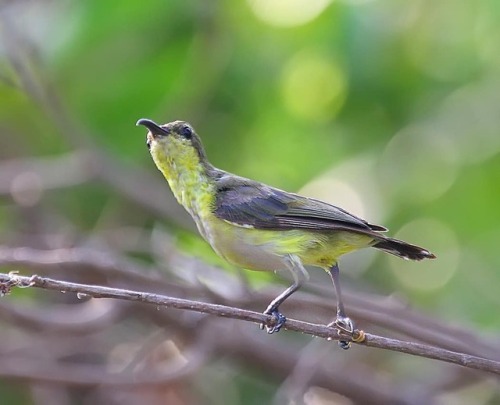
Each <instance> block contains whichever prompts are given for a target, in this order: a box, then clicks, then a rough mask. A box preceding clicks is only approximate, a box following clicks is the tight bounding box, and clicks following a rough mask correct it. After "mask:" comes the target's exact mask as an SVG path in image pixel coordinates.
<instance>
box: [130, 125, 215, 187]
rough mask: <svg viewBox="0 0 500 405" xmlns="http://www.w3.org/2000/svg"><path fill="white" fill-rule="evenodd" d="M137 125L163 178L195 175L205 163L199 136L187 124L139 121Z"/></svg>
mask: <svg viewBox="0 0 500 405" xmlns="http://www.w3.org/2000/svg"><path fill="white" fill-rule="evenodd" d="M137 125H144V126H145V127H146V128H147V129H148V130H149V131H148V134H147V136H146V145H147V146H148V149H149V152H150V153H151V156H152V157H153V160H154V162H155V163H156V166H158V169H160V170H161V171H162V172H163V174H164V175H165V177H167V179H169V178H172V177H179V176H180V175H183V174H189V173H192V172H198V171H199V170H202V169H203V167H204V166H206V165H207V164H208V162H207V161H206V156H205V151H204V149H203V145H202V143H201V140H200V137H199V136H198V135H197V134H196V132H195V131H194V129H193V127H192V126H191V125H190V124H188V123H187V122H184V121H173V122H169V123H168V124H163V125H158V124H156V123H155V122H154V121H151V120H149V119H146V118H142V119H140V120H139V121H137Z"/></svg>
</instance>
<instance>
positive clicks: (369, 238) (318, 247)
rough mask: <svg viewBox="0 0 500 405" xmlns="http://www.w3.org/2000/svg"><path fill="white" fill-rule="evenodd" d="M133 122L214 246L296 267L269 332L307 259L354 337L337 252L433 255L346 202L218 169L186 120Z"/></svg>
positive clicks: (271, 309)
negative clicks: (322, 274) (328, 285)
mask: <svg viewBox="0 0 500 405" xmlns="http://www.w3.org/2000/svg"><path fill="white" fill-rule="evenodd" d="M136 125H142V126H144V127H146V128H147V130H148V132H147V135H146V144H147V147H148V149H149V152H150V154H151V157H152V159H153V161H154V163H155V164H156V166H157V168H158V169H159V170H160V171H161V173H162V174H163V176H164V177H165V179H166V180H167V182H168V184H169V186H170V189H171V190H172V193H173V195H174V196H175V198H176V199H177V201H178V202H179V203H180V204H181V205H182V206H183V207H184V208H185V209H186V211H187V212H188V213H189V214H190V215H191V217H192V218H193V220H194V222H195V223H196V226H197V228H198V231H199V233H200V234H201V236H202V237H203V238H204V239H205V240H206V241H207V242H208V243H209V244H210V246H211V247H212V249H213V250H214V251H215V253H217V254H218V255H219V256H220V257H222V258H223V259H225V260H226V261H227V262H229V263H231V264H233V265H236V266H239V267H242V268H244V269H249V270H262V271H276V270H282V269H288V270H289V271H290V272H291V274H292V276H293V284H292V285H290V286H289V287H288V288H287V289H286V290H285V291H283V292H282V293H281V294H280V295H278V296H277V297H276V298H275V299H273V300H272V301H271V303H270V304H269V305H268V307H267V308H266V309H265V311H264V314H265V315H269V316H271V319H273V320H274V322H269V324H270V325H271V326H267V325H266V330H267V332H268V333H269V334H272V333H276V332H279V330H280V329H281V328H282V327H283V325H285V323H286V317H285V316H284V315H283V314H282V313H281V312H280V311H279V307H280V305H281V304H282V303H283V302H284V301H285V300H286V299H287V298H289V297H290V296H291V295H292V294H293V293H294V292H296V291H297V290H298V289H299V288H300V287H301V285H302V284H303V283H304V282H305V281H307V280H308V273H307V270H306V268H305V266H312V267H319V268H322V269H324V270H325V271H326V272H327V273H328V274H329V275H330V278H331V280H332V282H333V286H334V291H335V294H336V307H337V311H336V317H335V320H334V322H332V324H331V325H334V326H336V327H337V328H338V330H339V331H344V332H345V333H347V334H348V335H350V336H351V337H352V336H353V334H354V331H355V328H354V323H353V321H352V320H351V319H350V318H349V317H348V316H347V315H346V311H345V307H344V303H343V300H342V294H341V287H340V276H339V265H338V260H339V257H340V256H342V255H344V254H347V253H350V252H353V251H356V250H359V249H362V248H367V247H373V248H376V249H379V250H381V251H384V252H387V253H390V254H392V255H395V256H398V257H400V258H403V259H407V260H422V259H433V258H435V257H436V256H435V255H434V254H432V253H431V252H430V251H428V250H427V249H424V248H421V247H419V246H416V245H413V244H410V243H407V242H404V241H401V240H398V239H394V238H390V237H388V236H385V235H384V232H386V231H387V229H386V228H385V227H383V226H380V225H374V224H370V223H368V222H367V221H365V220H364V219H361V218H359V217H357V216H355V215H353V214H350V213H349V212H347V211H346V210H344V209H342V208H339V207H336V206H334V205H332V204H329V203H326V202H323V201H320V200H317V199H314V198H309V197H304V196H301V195H298V194H294V193H290V192H287V191H284V190H280V189H278V188H275V187H271V186H268V185H266V184H263V183H260V182H258V181H255V180H251V179H248V178H245V177H240V176H237V175H235V174H232V173H229V172H226V171H224V170H221V169H218V168H216V167H215V166H213V165H212V164H211V163H210V162H209V160H208V158H207V155H206V153H205V149H204V147H203V144H202V142H201V139H200V137H199V136H198V134H197V133H196V131H195V130H194V128H193V126H191V125H190V124H189V123H188V122H185V121H173V122H169V123H166V124H163V125H159V124H157V123H155V122H154V121H152V120H150V119H147V118H141V119H139V120H138V121H137V123H136ZM263 326H264V325H261V328H263ZM351 340H352V338H351ZM351 340H341V339H339V345H340V346H341V347H342V348H343V349H348V348H349V347H350V344H351Z"/></svg>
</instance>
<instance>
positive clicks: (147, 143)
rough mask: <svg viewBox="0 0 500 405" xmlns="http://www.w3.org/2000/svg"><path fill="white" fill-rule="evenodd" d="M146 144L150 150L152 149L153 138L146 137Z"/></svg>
mask: <svg viewBox="0 0 500 405" xmlns="http://www.w3.org/2000/svg"><path fill="white" fill-rule="evenodd" d="M146 146H147V147H148V150H151V140H150V139H146Z"/></svg>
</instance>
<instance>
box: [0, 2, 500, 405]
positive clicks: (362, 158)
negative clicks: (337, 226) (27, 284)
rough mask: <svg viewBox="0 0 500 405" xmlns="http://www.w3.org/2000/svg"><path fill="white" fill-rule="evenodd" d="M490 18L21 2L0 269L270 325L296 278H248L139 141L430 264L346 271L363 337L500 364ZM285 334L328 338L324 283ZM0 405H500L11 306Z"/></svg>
mask: <svg viewBox="0 0 500 405" xmlns="http://www.w3.org/2000/svg"><path fill="white" fill-rule="evenodd" d="M499 21H500V3H499V2H498V1H494V0H484V1H481V2H475V1H472V0H465V1H461V2H456V1H451V0H443V1H440V2H433V1H428V0H413V1H406V2H401V1H396V0H293V1H291V0H290V1H286V0H247V1H240V2H234V1H229V0H220V1H194V0H187V1H186V0H170V1H160V0H149V1H137V0H121V1H119V2H118V1H100V0H87V1H74V0H60V1H47V0H39V1H27V0H26V1H22V0H19V1H12V0H11V1H7V0H4V1H2V2H1V5H0V159H1V161H0V265H1V271H2V272H4V273H7V272H9V271H12V270H19V271H20V273H21V274H24V275H31V274H34V273H36V274H39V275H44V276H49V277H52V278H58V279H61V280H68V281H77V282H82V283H89V284H100V285H109V286H113V287H119V288H129V289H134V290H141V291H150V292H157V293H162V294H166V295H171V296H175V297H183V298H189V299H194V300H200V301H206V302H214V303H222V304H227V305H232V306H237V307H242V308H247V309H253V310H257V311H262V310H264V309H265V307H266V306H267V304H268V302H269V301H270V300H271V299H272V298H273V297H274V296H275V295H276V294H277V293H279V292H280V291H282V290H283V289H284V288H285V286H286V285H287V283H289V281H288V280H287V275H286V274H283V275H281V274H278V275H274V274H262V273H258V272H249V271H243V270H241V269H234V268H232V267H230V266H228V265H227V264H225V263H223V262H221V261H220V260H219V259H218V258H217V257H216V256H215V254H214V253H212V251H211V250H210V248H209V247H208V245H207V244H206V243H205V242H203V241H202V240H201V238H200V237H199V236H198V235H197V233H196V231H195V228H194V225H193V223H192V221H191V219H190V218H189V217H188V216H187V214H185V213H184V211H183V210H182V208H180V207H179V206H178V205H177V203H176V202H175V201H174V199H173V197H172V195H171V193H170V190H169V189H168V185H167V183H166V182H165V181H164V180H163V179H162V177H161V174H160V172H159V171H158V170H157V169H156V168H155V167H154V164H153V162H152V161H151V158H150V156H149V154H148V151H147V149H146V145H145V130H144V128H142V127H141V128H137V127H135V126H134V125H135V122H136V121H137V120H138V119H139V118H143V117H144V118H146V117H147V118H150V119H153V120H155V121H157V122H162V123H163V122H168V121H172V120H176V119H182V120H186V121H189V122H191V123H192V124H193V125H194V127H195V128H196V129H197V131H198V133H199V134H200V135H201V137H202V139H203V141H204V144H205V147H206V150H207V153H208V156H209V158H210V160H211V161H212V163H213V164H214V165H216V166H218V167H220V168H223V169H225V170H228V171H231V172H234V173H238V174H239V175H242V176H246V177H251V178H254V179H257V180H260V181H263V182H266V183H269V184H272V185H274V186H276V187H279V188H283V189H286V190H289V191H298V192H300V193H302V194H305V195H308V196H312V197H316V198H320V199H323V200H325V201H329V202H331V203H334V204H336V205H340V206H342V207H343V208H345V209H347V210H349V211H351V212H353V213H355V214H357V215H359V216H362V217H364V218H366V219H367V220H369V221H370V222H372V223H379V224H383V225H386V226H387V227H389V228H390V234H391V235H393V236H395V237H397V238H401V239H405V240H408V241H410V242H413V243H416V244H419V245H422V246H424V247H426V248H428V249H429V250H431V251H432V252H434V253H435V254H436V255H437V256H438V259H437V260H434V261H425V262H420V263H410V262H405V261H402V260H400V259H398V258H393V257H389V255H385V254H383V253H381V252H376V251H370V250H366V251H363V252H359V253H356V254H353V255H351V256H346V257H344V258H343V259H342V261H341V263H340V268H341V277H342V282H343V288H344V291H345V301H346V304H347V309H348V314H349V315H350V316H351V318H353V319H354V320H355V321H356V322H357V325H358V327H360V328H363V329H365V330H366V331H369V332H372V333H380V334H383V335H384V336H391V337H396V338H402V339H406V340H411V341H420V342H425V343H429V344H433V345H436V346H439V347H443V348H447V349H450V350H455V351H461V352H465V353H470V354H476V355H479V356H483V357H487V358H490V359H496V360H500V340H499V339H500V332H499V328H500V318H499V316H498V311H499V307H500V295H499V293H498V291H499V289H498V285H499V283H500V272H499V271H498V268H499V267H500V256H499V255H498V254H497V249H498V243H499V241H500V228H499V226H498V225H499V223H500V210H499V201H500V187H499V185H500V155H499V151H500V133H499V132H500V96H499V95H500V52H499V44H500V23H499ZM281 309H282V311H283V312H284V313H285V314H286V315H287V316H289V317H294V318H298V319H302V320H307V321H309V322H315V323H328V322H330V321H331V320H332V319H333V318H334V313H335V312H334V311H335V300H334V295H333V288H332V287H331V286H330V281H329V278H328V276H327V275H325V274H324V273H323V272H322V271H320V270H317V269H312V271H311V281H310V282H309V283H308V285H307V287H306V288H304V289H303V291H301V292H300V293H298V294H297V295H294V296H293V298H291V299H290V300H289V301H287V303H286V304H285V305H283V307H282V308H281ZM0 342H1V344H0V398H1V401H0V402H1V403H5V404H19V405H25V404H34V405H38V404H55V405H59V404H60V405H67V404H68V405H70V404H71V405H72V404H82V405H86V404H130V405H134V404H139V403H140V404H148V405H149V404H153V405H154V404H222V403H224V404H226V403H227V404H237V405H238V404H241V405H243V404H261V403H264V404H267V403H274V404H302V403H304V404H341V405H344V404H353V403H366V404H368V403H374V404H390V403H391V404H392V403H398V404H422V403H426V404H470V403H474V404H496V403H499V402H500V390H499V388H498V381H497V380H495V379H494V378H492V377H488V376H487V375H486V374H484V373H479V372H473V371H470V370H467V369H464V368H460V367H458V366H453V365H449V364H445V363H440V362H436V361H433V360H427V359H422V358H415V357H411V356H408V355H404V354H400V353H393V352H385V351H382V350H377V349H370V348H365V347H360V346H354V347H353V348H352V349H351V350H349V351H343V350H341V349H340V348H339V347H338V346H337V344H336V343H335V342H326V341H322V340H320V339H317V338H316V339H314V338H311V337H310V336H301V335H298V334H294V333H291V332H287V331H282V332H281V333H279V334H278V335H272V336H268V335H266V334H265V333H264V332H262V331H260V330H259V328H258V327H257V325H253V324H250V323H246V322H237V321H232V320H228V319H218V318H215V317H212V316H205V315H201V314H197V313H188V312H183V311H176V310H167V309H164V308H155V307H152V306H148V305H145V304H138V303H130V302H125V301H123V302H120V301H117V300H99V299H88V298H86V297H85V296H81V295H80V296H76V295H74V294H61V293H57V292H50V291H45V290H36V291H35V290H34V289H24V290H20V289H17V290H15V291H13V292H12V294H10V295H9V296H7V297H4V298H2V299H0Z"/></svg>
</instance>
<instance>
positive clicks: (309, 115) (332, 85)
mask: <svg viewBox="0 0 500 405" xmlns="http://www.w3.org/2000/svg"><path fill="white" fill-rule="evenodd" d="M346 91H347V80H346V77H345V74H344V72H343V70H342V69H341V68H340V66H339V65H338V64H337V63H336V62H335V61H334V60H332V59H330V58H328V57H326V56H324V55H321V54H320V53H316V52H310V51H304V52H300V53H298V54H297V55H295V56H294V57H293V58H292V59H291V60H290V61H289V62H288V64H287V65H286V67H285V70H284V72H283V79H282V95H283V101H284V104H285V106H286V108H287V109H288V111H289V112H290V113H291V114H292V115H294V116H297V117H300V118H303V119H306V120H310V121H316V122H321V121H327V120H329V119H332V118H333V117H335V115H336V114H337V112H338V111H339V110H340V108H341V107H342V105H343V104H344V100H345V97H346Z"/></svg>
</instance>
